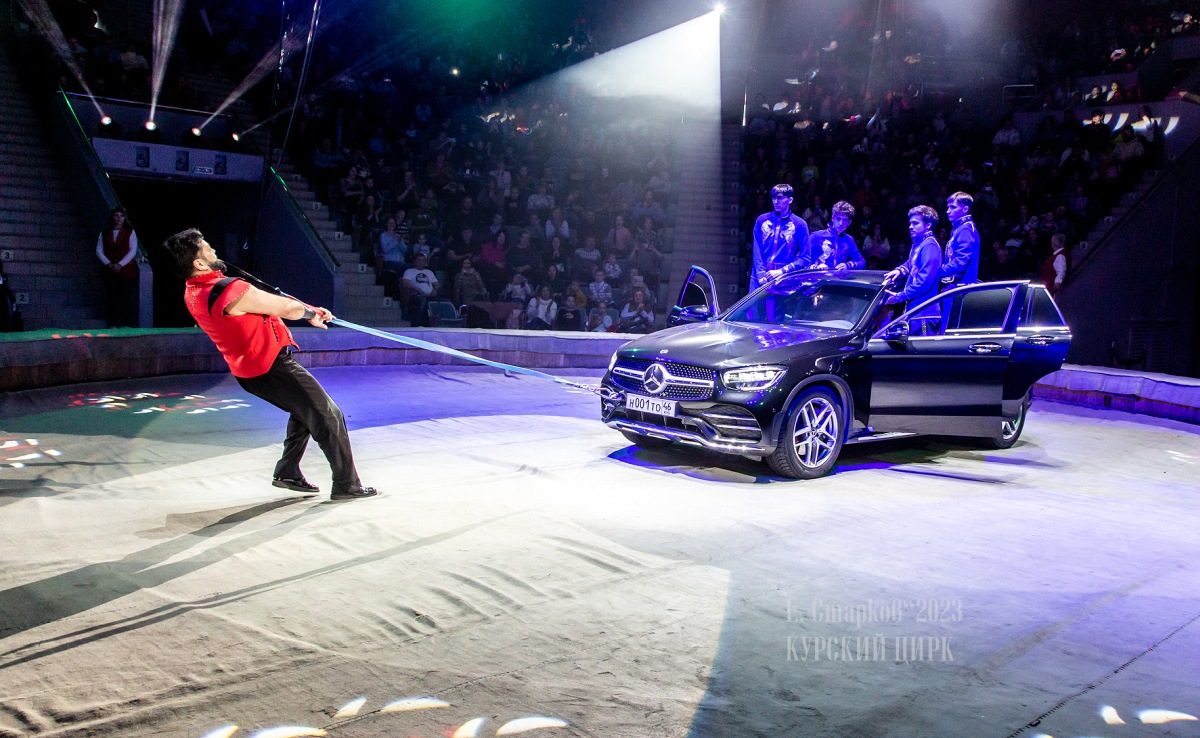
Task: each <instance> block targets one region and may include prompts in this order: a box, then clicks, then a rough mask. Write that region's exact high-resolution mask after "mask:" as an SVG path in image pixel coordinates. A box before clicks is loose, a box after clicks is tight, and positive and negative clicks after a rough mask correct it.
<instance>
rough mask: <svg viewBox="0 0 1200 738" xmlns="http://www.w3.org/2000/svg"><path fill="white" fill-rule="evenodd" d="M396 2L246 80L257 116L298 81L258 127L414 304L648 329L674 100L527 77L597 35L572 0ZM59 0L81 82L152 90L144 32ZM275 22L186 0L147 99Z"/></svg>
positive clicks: (252, 53)
mask: <svg viewBox="0 0 1200 738" xmlns="http://www.w3.org/2000/svg"><path fill="white" fill-rule="evenodd" d="M68 10H72V9H68ZM73 10H78V9H73ZM406 12H410V10H406V9H404V8H399V7H394V5H393V6H388V5H385V4H370V3H368V4H363V5H359V6H355V7H354V8H353V9H351V10H349V11H347V12H344V13H341V14H335V16H334V17H333V18H327V19H323V21H322V22H323V23H324V24H325V25H324V26H323V27H322V33H321V34H320V35H319V36H318V38H317V41H316V42H315V43H314V46H313V53H312V55H311V57H308V56H306V55H305V54H301V53H297V54H294V55H292V56H291V58H290V59H289V60H288V61H287V63H286V64H285V65H283V67H282V69H281V73H280V74H278V75H272V76H270V77H268V78H267V80H266V81H265V83H264V84H260V85H258V86H257V87H255V88H254V89H253V90H251V92H250V93H248V94H247V96H246V99H247V100H248V101H249V102H251V104H253V105H254V106H255V109H256V112H257V113H258V114H260V115H261V116H262V117H263V118H267V117H269V116H272V115H273V113H274V112H275V111H276V110H278V108H279V107H281V106H287V105H288V104H290V102H291V101H292V100H294V99H296V92H297V86H298V85H300V83H301V80H303V81H304V92H305V93H306V94H304V95H303V96H302V97H300V98H299V104H298V105H297V106H296V109H295V115H294V116H290V115H280V116H276V117H275V119H274V122H273V124H272V126H271V128H272V138H273V140H272V146H274V147H280V146H282V147H283V148H284V150H285V152H286V160H287V161H289V162H290V163H291V164H293V165H294V166H295V167H296V168H297V170H298V171H299V172H300V173H301V174H302V175H304V176H305V177H307V178H308V180H309V181H310V183H311V184H312V187H313V189H314V191H315V192H316V193H317V196H318V198H319V199H320V200H321V201H322V202H325V203H326V204H328V205H329V206H330V208H331V211H332V213H333V215H334V217H335V218H336V219H337V221H338V225H339V228H340V229H341V230H343V231H345V232H346V233H347V234H349V235H350V237H351V238H352V240H353V243H354V247H355V249H356V250H357V251H358V252H359V253H360V255H361V258H362V259H363V260H364V261H366V262H367V263H369V264H371V265H372V266H373V268H374V269H375V271H376V274H377V278H378V282H379V283H380V284H382V285H384V286H385V289H386V290H387V292H388V293H389V294H391V295H393V296H395V297H396V298H398V299H399V300H400V301H401V304H402V306H403V309H404V313H405V315H406V317H407V318H408V319H409V320H410V321H412V322H413V323H416V324H421V323H424V322H425V321H426V320H427V318H428V316H427V313H426V310H425V305H426V303H427V302H428V300H429V299H436V298H443V299H450V300H452V301H453V302H454V304H455V306H456V307H457V306H462V305H468V304H471V303H484V302H500V301H504V302H509V301H511V302H519V303H520V307H519V309H516V308H512V309H508V310H507V314H501V313H499V312H497V311H490V312H488V311H481V310H479V309H476V310H472V311H471V312H470V314H469V316H468V319H469V320H471V321H474V322H476V323H477V324H488V325H491V324H497V323H499V324H502V325H508V326H516V327H537V328H542V327H547V326H553V327H560V328H566V329H575V328H576V327H578V329H580V330H583V329H588V328H589V327H590V328H597V326H600V327H599V328H598V329H600V330H605V329H612V330H617V329H618V328H622V329H634V330H646V329H648V326H649V325H650V324H652V323H653V320H654V316H655V312H654V311H655V308H656V305H655V303H654V300H655V298H656V296H657V292H658V291H659V289H660V285H661V284H662V283H664V282H665V280H666V277H667V274H666V271H665V269H666V267H667V264H666V262H665V260H664V254H665V253H666V252H668V251H669V250H670V245H671V244H670V235H671V232H672V231H671V229H670V225H671V222H670V221H671V219H672V218H673V214H674V212H673V211H674V208H673V206H672V203H673V202H674V200H675V186H674V183H673V182H672V180H671V171H672V165H673V162H672V156H673V138H674V136H673V131H674V128H675V125H676V119H677V116H674V115H673V111H670V110H668V109H666V108H665V107H664V108H663V109H662V110H661V111H660V110H656V109H654V108H653V106H652V105H648V104H646V103H643V104H641V105H640V106H639V108H638V109H637V110H630V109H628V108H621V107H620V106H619V105H618V104H614V103H611V102H609V103H606V102H605V101H603V100H597V99H594V98H587V97H584V96H581V95H580V94H579V93H578V91H577V90H575V89H572V88H569V87H566V86H563V85H555V84H553V83H542V82H539V83H538V85H537V89H536V90H533V91H530V90H528V89H525V88H524V87H523V86H526V85H529V84H531V83H534V82H535V81H537V80H540V79H543V78H547V77H549V76H550V75H552V74H553V73H554V72H555V71H558V70H560V69H562V68H564V67H566V66H569V65H571V64H575V63H578V62H580V61H582V60H584V59H587V58H589V57H591V56H592V55H593V54H596V53H600V52H601V51H603V50H604V49H603V46H602V45H601V43H600V42H598V41H597V40H596V38H595V34H594V33H593V31H592V29H591V28H590V26H589V22H588V20H587V19H586V18H584V17H576V18H573V19H572V18H567V19H563V18H562V17H561V16H562V14H561V13H558V14H551V13H544V14H540V15H539V14H529V15H523V14H519V13H515V12H513V11H512V9H511V8H510V9H508V10H507V11H506V10H505V9H504V8H494V9H492V10H491V11H489V12H491V13H492V15H490V16H489V15H488V14H487V13H486V12H485V13H481V14H480V15H478V16H477V17H474V18H473V19H470V20H469V19H451V22H450V23H449V24H447V25H445V26H444V27H440V26H439V25H438V24H437V23H436V22H435V21H434V20H430V21H429V23H428V24H426V20H428V19H426V18H423V17H422V18H407V17H403V15H404V13H406ZM76 15H78V16H79V17H75V16H76ZM60 16H62V17H61V18H60V21H61V23H62V25H63V29H64V31H65V32H66V34H67V37H68V39H69V44H70V46H71V48H72V50H73V51H74V52H75V62H76V65H77V67H78V68H79V69H80V70H81V71H82V72H83V73H84V75H85V77H86V80H87V82H88V84H89V87H90V88H91V89H92V91H93V92H94V93H95V94H97V95H102V96H112V97H119V98H122V99H129V100H135V101H137V100H142V101H148V100H149V99H150V65H149V63H148V61H147V57H148V55H149V49H148V43H147V41H146V39H147V38H148V34H147V35H146V36H145V37H141V38H137V37H131V38H126V37H123V36H122V35H121V34H118V33H114V32H110V31H107V30H105V29H104V28H103V26H104V24H103V23H100V24H96V23H95V21H96V17H95V15H94V14H93V13H91V12H88V13H83V14H74V15H73V14H72V13H71V12H67V13H65V14H62V13H60ZM499 16H503V22H500V21H498V17H499ZM517 16H520V17H517ZM301 20H303V19H301ZM464 23H467V24H469V26H470V27H464V26H463V24H464ZM471 24H473V25H471ZM279 25H280V21H279V17H278V8H277V7H274V6H272V5H270V4H267V3H263V2H259V1H257V0H256V1H255V2H242V1H241V0H237V1H234V0H210V1H209V2H203V3H200V4H198V5H195V6H193V5H192V4H189V6H188V8H187V10H186V13H185V16H184V19H183V23H182V24H181V27H180V34H179V41H178V43H177V45H176V46H175V48H174V50H173V52H172V62H171V65H170V67H169V68H168V69H169V71H168V76H167V81H166V83H165V85H164V90H163V92H162V95H161V97H160V102H161V103H162V104H169V105H176V106H179V107H185V108H195V109H205V108H208V109H211V108H212V106H213V103H214V101H212V100H207V99H205V98H204V97H203V95H201V94H200V93H198V92H197V91H196V90H195V89H194V87H193V85H192V84H191V83H190V82H189V77H191V76H192V75H194V74H197V73H204V74H217V75H220V76H223V77H226V78H227V79H229V80H230V81H231V83H233V84H236V83H237V82H238V81H240V79H241V78H242V77H243V76H244V75H245V74H247V73H248V72H249V71H250V70H251V69H252V68H253V67H254V66H255V64H256V62H258V61H259V59H260V58H261V57H262V55H263V54H265V53H268V52H269V50H270V48H271V46H272V44H273V43H274V42H275V41H276V35H275V34H277V32H278V28H279ZM397 28H406V29H407V30H405V31H401V32H400V33H399V34H397V32H396V30H395V29H397ZM474 31H478V32H479V33H474ZM484 32H486V33H484ZM483 38H486V39H488V40H487V41H486V42H483V41H480V39H483ZM306 62H307V63H308V64H309V67H307V68H306V67H305V66H304V64H305V63H306ZM59 71H60V74H59V80H58V81H59V83H60V84H62V85H63V86H64V87H66V88H67V89H80V87H81V85H79V84H78V82H77V81H76V80H74V79H72V76H71V73H70V71H69V70H68V69H67V68H66V66H65V65H63V66H61V67H60V70H59ZM519 88H521V89H519ZM135 134H136V135H152V134H142V133H141V132H135ZM418 257H422V258H423V261H424V264H423V265H422V266H421V267H418V266H417V260H418ZM464 267H466V268H465V269H464ZM421 272H428V273H429V274H430V275H431V276H432V277H433V279H421V280H418V279H417V277H418V276H420V275H421ZM597 274H600V275H602V277H601V278H600V279H599V281H598V280H597ZM600 283H602V284H603V287H602V286H601V284H600ZM546 287H548V288H549V289H550V302H549V303H546V302H545V301H544V300H542V299H541V293H542V292H544V290H543V288H546ZM568 298H570V299H568ZM505 307H506V308H507V306H505ZM485 312H486V313H487V316H486V318H485V317H484V313H485Z"/></svg>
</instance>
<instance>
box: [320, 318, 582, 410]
mask: <svg viewBox="0 0 1200 738" xmlns="http://www.w3.org/2000/svg"><path fill="white" fill-rule="evenodd" d="M330 323H332V324H333V325H339V326H341V327H343V328H349V329H351V330H355V331H359V332H360V333H367V334H370V335H372V336H376V337H378V338H384V339H387V340H388V341H395V342H396V343H403V344H405V345H406V346H412V347H413V348H419V349H425V350H426V351H434V352H436V353H439V354H446V355H447V356H456V357H458V358H460V359H466V360H467V361H473V362H475V363H476V364H483V365H484V366H490V367H493V368H495V369H502V370H504V371H506V372H513V373H515V374H524V375H526V376H529V377H536V378H538V379H547V380H549V381H551V382H554V383H555V384H561V385H565V386H567V387H575V388H577V389H582V390H587V391H588V392H594V393H597V394H598V393H599V390H598V389H597V388H595V387H591V386H589V385H586V384H579V383H578V382H572V381H569V380H566V379H563V378H562V377H556V376H554V375H553V374H547V373H545V372H539V371H537V370H536V369H526V368H525V367H522V366H513V365H512V364H504V363H502V362H499V361H491V360H489V359H483V358H480V357H478V356H474V355H472V354H468V353H466V352H464V351H459V350H457V349H452V348H449V347H447V346H441V345H438V344H436V343H430V342H429V341H422V340H421V339H419V338H410V337H408V336H400V335H397V334H395V333H388V332H387V331H381V330H376V329H375V328H368V327H367V326H365V325H358V324H357V323H351V322H349V321H345V320H342V319H341V318H334V319H333V320H331V321H330Z"/></svg>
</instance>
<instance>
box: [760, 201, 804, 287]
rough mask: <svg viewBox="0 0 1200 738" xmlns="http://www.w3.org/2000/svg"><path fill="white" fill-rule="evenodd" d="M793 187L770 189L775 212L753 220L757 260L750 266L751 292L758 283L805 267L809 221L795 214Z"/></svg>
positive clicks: (763, 282)
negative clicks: (793, 208)
mask: <svg viewBox="0 0 1200 738" xmlns="http://www.w3.org/2000/svg"><path fill="white" fill-rule="evenodd" d="M792 194H793V193H792V186H791V185H789V184H777V185H775V186H774V187H772V188H771V204H772V205H773V206H774V208H775V209H774V211H773V212H770V213H764V214H762V215H760V216H758V220H756V221H755V222H754V255H753V259H754V263H753V265H752V266H751V267H750V291H751V292H753V291H754V290H756V289H758V287H759V285H762V284H765V283H766V282H770V281H772V280H774V279H778V278H779V277H782V276H783V275H784V274H787V273H789V272H794V271H796V270H797V269H802V268H804V262H805V261H806V254H805V250H806V246H807V244H808V224H807V223H805V222H804V221H803V220H802V219H801V218H800V217H798V216H797V215H795V214H794V213H792Z"/></svg>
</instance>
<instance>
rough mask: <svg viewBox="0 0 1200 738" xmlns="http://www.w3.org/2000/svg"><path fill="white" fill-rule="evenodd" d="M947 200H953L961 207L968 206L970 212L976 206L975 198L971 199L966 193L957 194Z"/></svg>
mask: <svg viewBox="0 0 1200 738" xmlns="http://www.w3.org/2000/svg"><path fill="white" fill-rule="evenodd" d="M947 199H948V200H953V201H954V202H956V203H958V204H959V205H966V206H967V210H970V209H971V208H972V207H974V206H975V198H973V197H971V196H970V195H969V194H967V193H966V192H955V193H954V194H953V195H951V196H950V197H949V198H947Z"/></svg>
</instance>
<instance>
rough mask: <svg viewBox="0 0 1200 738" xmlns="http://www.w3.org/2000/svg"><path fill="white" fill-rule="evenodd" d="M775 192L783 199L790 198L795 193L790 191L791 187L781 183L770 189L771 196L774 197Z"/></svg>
mask: <svg viewBox="0 0 1200 738" xmlns="http://www.w3.org/2000/svg"><path fill="white" fill-rule="evenodd" d="M776 192H778V193H779V194H781V195H783V196H784V197H791V196H792V195H794V194H795V192H796V191H795V190H793V189H792V186H791V185H790V184H787V183H783V184H777V185H775V186H774V187H772V188H771V195H774V194H775V193H776Z"/></svg>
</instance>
